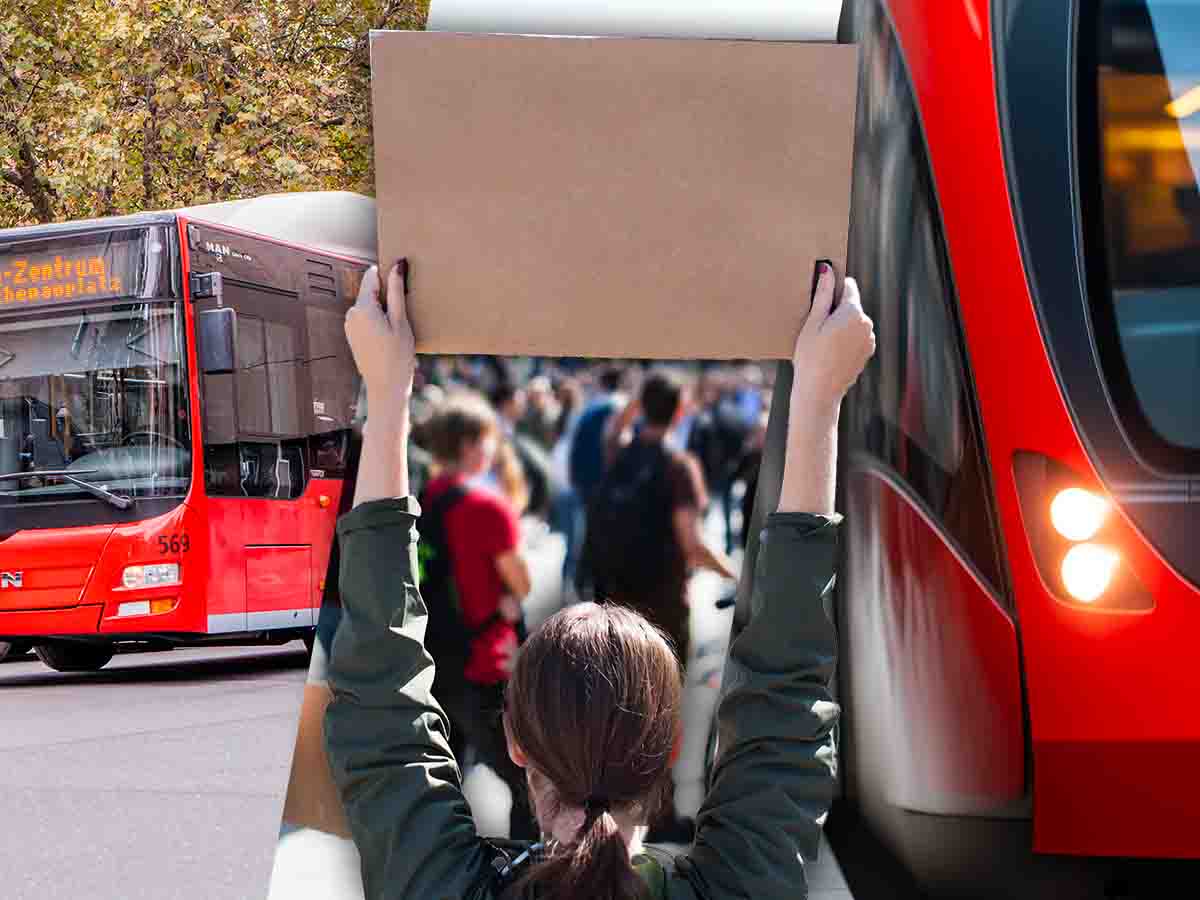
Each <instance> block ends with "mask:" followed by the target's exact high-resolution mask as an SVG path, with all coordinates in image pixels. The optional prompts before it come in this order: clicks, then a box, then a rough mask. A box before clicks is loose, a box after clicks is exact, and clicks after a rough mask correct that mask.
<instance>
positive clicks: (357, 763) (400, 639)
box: [325, 499, 489, 900]
mask: <svg viewBox="0 0 1200 900" xmlns="http://www.w3.org/2000/svg"><path fill="white" fill-rule="evenodd" d="M410 509H411V510H412V511H410ZM419 512H420V511H419V508H417V506H416V504H415V503H414V502H413V501H412V500H411V499H409V500H407V501H399V500H379V501H374V502H371V503H365V504H362V505H361V506H359V507H356V508H355V509H353V510H352V511H351V512H349V513H348V514H347V515H345V516H344V517H343V518H342V519H341V520H340V522H339V523H338V537H339V539H340V541H341V571H340V576H339V585H340V590H341V596H342V620H341V623H340V625H339V627H338V631H337V635H336V637H335V638H334V642H333V651H332V655H331V658H330V664H329V684H330V688H331V690H332V692H333V699H332V701H331V703H330V705H329V708H328V709H327V711H326V713H325V746H326V751H327V752H328V755H329V761H330V765H331V767H332V769H333V775H334V780H335V782H336V783H337V786H338V789H339V792H340V794H341V798H342V802H343V804H344V805H345V808H346V815H347V818H348V820H349V823H350V829H351V832H352V833H353V835H354V841H355V843H356V844H357V846H358V851H359V855H360V857H361V860H362V876H363V887H364V890H365V894H366V898H367V900H408V898H413V900H416V898H420V900H438V898H455V900H458V898H461V897H466V896H472V895H474V894H476V892H477V889H478V885H479V883H480V882H481V881H486V878H484V874H485V873H486V866H487V864H488V862H489V858H488V855H487V854H486V853H485V845H484V843H483V842H482V841H480V840H479V838H478V836H477V835H476V832H475V825H474V821H473V819H472V817H471V813H470V810H469V809H468V807H467V803H466V800H465V798H464V797H463V794H462V790H461V775H460V772H459V769H458V765H457V763H456V762H455V759H454V755H453V753H452V752H451V750H450V745H449V742H448V739H447V738H448V734H449V723H448V721H447V719H446V716H445V714H444V713H443V712H442V710H441V708H440V707H439V706H438V704H437V702H436V701H435V700H434V699H433V695H432V693H431V688H432V685H433V676H434V667H433V660H432V659H431V658H430V656H429V654H428V653H426V651H425V649H424V647H423V641H424V637H425V624H426V608H425V603H424V601H423V600H422V599H421V594H420V592H419V590H418V588H417V580H416V575H415V573H416V558H417V531H416V522H417V516H418V515H419Z"/></svg>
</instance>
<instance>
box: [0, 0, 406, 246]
mask: <svg viewBox="0 0 1200 900" xmlns="http://www.w3.org/2000/svg"><path fill="white" fill-rule="evenodd" d="M428 9H429V0H303V2H300V0H253V2H251V0H6V2H5V4H4V9H3V11H2V12H0V227H8V226H12V225H19V224H27V223H32V222H49V221H56V220H69V219H79V218H87V217H92V216H106V215H113V214H117V213H125V212H134V211H138V210H153V209H169V208H173V207H177V206H185V205H190V204H197V203H206V202H210V201H216V200H226V199H234V198H238V197H249V196H256V195H260V194H264V193H271V192H275V191H289V190H335V189H336V190H354V191H359V192H362V193H367V194H373V193H374V190H373V184H374V179H373V172H372V153H371V117H370V55H369V41H368V37H367V35H368V32H369V31H370V30H371V29H373V28H422V27H424V22H425V19H426V16H427V15H428Z"/></svg>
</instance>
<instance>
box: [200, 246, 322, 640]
mask: <svg viewBox="0 0 1200 900" xmlns="http://www.w3.org/2000/svg"><path fill="white" fill-rule="evenodd" d="M222 240H223V241H225V243H223V244H220V245H215V246H217V249H218V250H219V251H223V252H218V253H213V252H211V251H207V252H201V253H195V252H194V253H193V265H192V273H193V278H194V277H195V275H197V274H201V275H202V274H206V273H208V272H217V273H218V274H220V276H221V277H220V278H219V279H218V280H215V281H210V282H209V284H214V285H215V286H214V287H210V288H209V290H208V293H210V294H211V296H208V297H203V298H200V299H197V301H196V311H197V314H198V321H200V319H201V318H203V316H204V314H205V313H211V312H214V311H216V310H232V311H233V315H232V316H229V315H228V314H224V315H225V316H226V317H227V318H228V321H229V322H230V323H231V325H230V327H231V330H232V332H233V337H232V344H233V349H234V353H233V367H232V371H229V372H206V373H205V374H204V376H203V383H202V386H201V406H202V409H201V420H202V434H203V443H204V471H205V494H206V504H205V505H206V509H207V517H206V518H207V522H208V531H209V535H208V536H209V546H210V550H211V552H210V560H211V563H210V564H211V571H210V573H209V574H210V578H211V581H210V584H211V585H212V587H211V588H210V590H209V592H208V608H209V612H208V631H209V632H210V633H222V632H224V633H232V632H238V631H265V630H276V629H291V628H311V627H313V626H314V624H315V614H314V607H315V606H317V605H319V592H318V590H317V584H316V583H315V581H314V576H313V565H314V558H313V541H312V536H313V534H314V533H315V532H316V530H317V527H318V522H319V521H320V519H321V518H322V516H321V509H320V504H319V503H318V500H317V498H315V497H308V496H306V495H307V493H308V488H309V481H310V467H309V465H308V459H307V457H308V444H309V431H310V430H311V428H310V422H311V412H310V411H309V410H308V409H307V408H306V407H307V406H308V405H309V404H311V399H310V397H311V393H312V391H311V386H310V384H309V373H308V369H307V366H306V361H307V360H308V358H309V352H308V349H309V348H308V345H307V344H308V342H307V335H306V328H305V310H304V305H303V304H302V303H301V302H300V299H299V295H298V292H297V290H296V289H295V288H296V285H295V284H292V283H289V282H291V281H292V278H291V277H289V276H288V274H287V273H288V268H287V266H286V265H284V264H283V263H284V262H285V261H286V256H287V255H289V253H290V251H288V250H287V249H286V248H281V247H276V246H274V245H271V244H268V243H266V242H258V241H253V240H252V239H248V238H245V237H242V236H238V237H236V240H238V241H239V245H240V246H241V249H233V250H231V248H230V247H229V246H228V243H230V242H232V241H233V240H235V238H233V237H223V238H222ZM206 246H214V244H213V242H205V243H203V244H201V248H204V247H206ZM234 254H240V256H237V255H234ZM272 255H275V256H279V257H280V260H279V262H277V264H276V265H274V266H271V267H269V268H270V269H271V270H273V274H275V275H276V276H277V277H274V278H270V281H271V282H274V283H262V281H266V280H267V279H265V278H264V279H261V281H257V282H256V281H251V280H249V279H248V278H247V275H253V274H257V273H253V272H247V271H246V269H247V268H248V267H249V266H248V264H247V263H248V261H249V262H257V260H258V259H259V257H260V256H262V257H269V256H272ZM206 257H207V258H206ZM242 257H245V258H242ZM231 262H232V263H239V262H240V263H241V265H240V266H239V265H231V264H230V263H231ZM195 283H196V282H195V281H193V284H195ZM209 333H210V332H209V330H208V329H206V328H204V327H201V328H199V329H198V340H201V341H203V340H204V339H205V336H206V334H209ZM203 355H204V353H203V349H202V351H201V356H202V357H203Z"/></svg>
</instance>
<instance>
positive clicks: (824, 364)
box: [792, 264, 875, 415]
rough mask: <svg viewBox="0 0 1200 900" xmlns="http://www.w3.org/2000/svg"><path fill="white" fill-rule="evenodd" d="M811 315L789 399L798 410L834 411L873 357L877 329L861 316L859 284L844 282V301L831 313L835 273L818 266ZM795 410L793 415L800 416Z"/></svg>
mask: <svg viewBox="0 0 1200 900" xmlns="http://www.w3.org/2000/svg"><path fill="white" fill-rule="evenodd" d="M822 268H823V271H822V272H821V277H820V279H819V280H818V282H817V291H816V294H815V296H814V297H813V302H812V310H811V311H810V312H809V314H808V319H807V320H806V321H805V323H804V327H803V328H802V329H800V335H799V337H797V338H796V347H795V352H794V353H793V355H792V366H793V369H794V373H793V377H792V396H793V398H794V400H795V401H798V402H799V404H800V408H801V410H802V409H803V408H804V407H806V406H807V407H808V408H809V409H811V411H812V412H813V413H815V414H818V415H820V414H823V413H826V412H830V411H836V410H837V408H838V406H839V405H840V404H841V402H842V397H844V396H845V394H846V391H848V390H849V389H850V387H851V386H852V385H853V384H854V382H855V381H857V380H858V376H859V375H861V374H862V371H863V369H864V368H865V367H866V364H867V361H868V360H869V359H870V358H871V357H872V356H873V355H874V353H875V326H874V324H873V323H872V322H871V319H870V318H869V317H868V316H867V314H866V313H864V312H863V308H862V300H861V299H860V298H859V295H858V284H857V283H856V282H855V281H854V279H853V278H847V279H846V281H845V287H844V289H843V291H842V302H841V303H839V304H838V307H837V309H834V308H833V290H834V277H833V269H831V268H830V267H829V266H828V265H824V264H823V266H822ZM801 410H798V409H796V408H795V405H794V407H793V410H792V414H793V415H795V414H796V412H798V411H801Z"/></svg>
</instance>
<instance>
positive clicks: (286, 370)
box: [205, 279, 310, 500]
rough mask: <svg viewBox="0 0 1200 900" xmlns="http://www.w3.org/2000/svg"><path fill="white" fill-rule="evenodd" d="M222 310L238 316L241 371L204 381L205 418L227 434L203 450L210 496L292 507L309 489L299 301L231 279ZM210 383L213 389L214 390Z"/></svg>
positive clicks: (224, 293) (303, 361)
mask: <svg viewBox="0 0 1200 900" xmlns="http://www.w3.org/2000/svg"><path fill="white" fill-rule="evenodd" d="M223 287H224V292H223V300H224V302H225V303H226V304H227V305H229V306H232V307H233V308H234V309H236V310H237V314H238V317H237V371H236V373H235V374H234V375H233V376H221V377H222V378H228V379H229V381H231V382H232V384H228V385H226V384H224V383H222V382H221V381H220V380H219V379H213V378H211V377H210V378H207V379H206V384H205V389H206V393H209V394H211V396H209V397H206V399H205V416H206V419H207V417H209V416H215V417H218V418H220V419H221V420H222V424H223V425H226V426H227V427H225V428H222V429H220V430H215V429H207V430H206V433H212V434H220V435H222V436H221V437H220V438H219V440H220V442H221V443H219V444H211V445H207V446H206V447H205V475H206V479H205V481H206V486H207V490H208V493H209V494H210V495H213V496H226V497H230V496H232V497H255V498H261V499H274V500H294V499H296V498H298V497H300V496H301V495H303V493H304V490H305V488H306V487H307V484H308V478H309V475H310V469H309V466H308V456H309V450H308V435H309V428H308V427H307V425H308V420H306V419H305V418H304V417H303V410H304V408H305V404H302V403H301V399H302V397H306V396H307V394H308V388H307V384H308V377H307V371H306V366H305V362H306V348H305V343H304V334H303V331H302V326H301V313H300V309H299V304H298V302H297V298H296V296H295V295H294V294H287V293H283V292H280V291H272V290H270V289H266V288H258V287H255V286H252V285H247V284H243V283H241V282H237V281H234V280H233V279H226V280H225V281H224V283H223ZM209 382H212V384H211V385H210V384H209Z"/></svg>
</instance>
